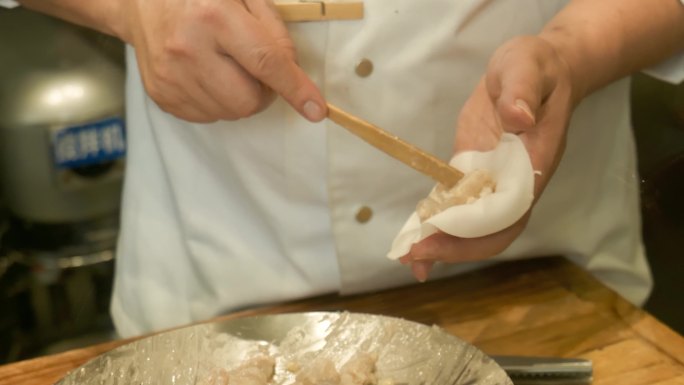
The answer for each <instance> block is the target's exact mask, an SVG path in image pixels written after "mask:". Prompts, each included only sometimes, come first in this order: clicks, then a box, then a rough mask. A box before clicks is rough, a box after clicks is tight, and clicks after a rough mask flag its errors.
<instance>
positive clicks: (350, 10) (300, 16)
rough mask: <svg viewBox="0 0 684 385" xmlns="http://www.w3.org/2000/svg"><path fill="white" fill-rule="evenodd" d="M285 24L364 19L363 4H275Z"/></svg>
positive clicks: (356, 2) (319, 2)
mask: <svg viewBox="0 0 684 385" xmlns="http://www.w3.org/2000/svg"><path fill="white" fill-rule="evenodd" d="M275 6H276V9H277V10H278V13H280V17H282V18H283V20H284V21H285V22H300V21H322V20H357V19H363V2H360V1H349V2H347V1H345V2H325V1H299V2H290V3H276V4H275Z"/></svg>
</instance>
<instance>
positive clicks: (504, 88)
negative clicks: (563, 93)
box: [486, 46, 552, 134]
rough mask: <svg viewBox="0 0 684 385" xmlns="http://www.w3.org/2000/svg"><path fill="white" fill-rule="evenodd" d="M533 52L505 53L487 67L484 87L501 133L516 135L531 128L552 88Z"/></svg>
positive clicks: (519, 50) (511, 51)
mask: <svg viewBox="0 0 684 385" xmlns="http://www.w3.org/2000/svg"><path fill="white" fill-rule="evenodd" d="M550 82H551V81H550V78H549V77H548V76H545V74H544V71H543V69H542V68H540V65H539V61H538V60H537V58H536V56H535V55H534V53H533V52H530V51H529V50H526V49H520V46H517V47H516V49H510V50H506V49H505V48H504V51H503V53H502V54H501V55H499V56H498V58H496V59H495V60H493V61H492V62H491V63H490V66H489V68H488V70H487V77H486V86H487V91H488V93H489V96H490V98H491V99H492V102H493V104H494V105H495V106H496V110H497V115H498V118H499V119H500V124H501V127H502V128H503V130H504V131H507V132H512V133H516V134H517V133H520V132H523V131H525V130H526V129H528V128H530V127H533V126H534V125H535V123H536V121H537V114H538V111H539V108H540V106H541V104H542V100H544V98H545V97H546V96H547V95H548V94H549V93H550V90H551V89H552V84H550Z"/></svg>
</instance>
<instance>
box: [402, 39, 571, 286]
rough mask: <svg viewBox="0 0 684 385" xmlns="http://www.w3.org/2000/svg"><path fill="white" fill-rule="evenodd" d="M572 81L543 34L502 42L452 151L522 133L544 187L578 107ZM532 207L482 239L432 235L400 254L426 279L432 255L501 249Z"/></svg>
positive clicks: (480, 147) (468, 256) (457, 256)
mask: <svg viewBox="0 0 684 385" xmlns="http://www.w3.org/2000/svg"><path fill="white" fill-rule="evenodd" d="M573 100H574V95H573V87H572V83H571V76H570V71H569V68H568V66H567V64H566V63H565V62H564V61H563V59H562V58H561V57H560V56H559V55H558V53H557V52H556V51H555V50H554V48H553V47H552V46H551V45H550V44H549V43H548V42H547V41H545V40H544V39H542V38H540V37H532V36H530V37H520V38H516V39H513V40H511V41H509V42H508V43H506V44H504V45H503V46H502V47H501V48H499V49H498V50H497V51H496V52H495V53H494V55H493V56H492V59H491V61H490V64H489V67H488V69H487V73H486V75H485V76H484V78H483V79H482V80H481V81H480V83H479V84H478V86H477V87H476V89H475V91H474V92H473V94H472V95H471V97H470V98H469V99H468V101H467V102H466V103H465V105H464V107H463V110H462V111H461V113H460V115H459V119H458V122H457V129H456V141H455V146H454V150H455V152H460V151H466V150H477V151H487V150H491V149H493V148H494V147H495V146H496V145H497V143H498V142H499V138H500V137H501V134H502V133H503V132H504V131H505V132H510V133H514V134H516V135H518V136H519V137H520V139H521V140H522V142H523V143H524V144H525V147H526V148H527V151H528V153H529V155H530V160H531V162H532V167H533V168H534V169H535V170H536V171H540V172H541V175H538V176H537V177H536V180H535V197H539V195H540V194H541V193H542V191H543V190H544V187H545V186H546V184H547V183H548V181H549V179H550V178H551V176H552V175H553V173H554V171H555V169H556V167H557V165H558V162H559V161H560V158H561V155H562V153H563V149H564V142H565V131H566V128H567V126H568V122H569V119H570V114H571V112H572V109H573V107H574V106H573V103H574V102H573ZM529 215H530V211H528V212H527V214H526V215H525V216H524V217H523V218H521V219H520V220H519V221H518V222H517V223H515V224H514V225H512V226H511V227H508V228H507V229H504V230H502V231H500V232H497V233H495V234H491V235H488V236H485V237H481V238H470V239H467V238H458V237H454V236H451V235H448V234H444V233H437V234H434V235H432V236H430V237H428V238H426V239H425V240H423V241H421V242H419V243H417V244H415V245H413V247H412V248H411V251H410V252H409V253H408V254H407V255H406V256H404V257H402V258H401V262H402V263H404V264H409V263H410V264H411V265H412V270H413V273H414V275H415V276H416V278H417V279H418V280H421V281H424V280H425V279H426V278H427V275H428V273H429V270H430V268H431V267H432V265H433V263H434V262H437V261H441V262H449V263H454V262H465V261H476V260H482V259H486V258H490V257H492V256H494V255H497V254H499V253H501V252H502V251H503V250H504V249H506V247H508V245H510V244H511V243H512V242H513V240H515V238H516V237H517V236H518V235H520V233H521V232H522V231H523V229H524V228H525V224H526V223H527V220H528V219H529Z"/></svg>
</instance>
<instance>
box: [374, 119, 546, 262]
mask: <svg viewBox="0 0 684 385" xmlns="http://www.w3.org/2000/svg"><path fill="white" fill-rule="evenodd" d="M449 164H450V165H451V166H452V167H455V168H457V169H459V170H461V171H462V172H463V173H466V174H467V173H469V172H471V171H473V170H477V169H485V170H488V171H489V172H490V173H491V176H492V178H493V179H494V181H495V182H496V188H495V190H494V192H493V193H492V194H488V195H486V196H484V197H481V198H479V199H477V200H475V201H474V202H471V203H467V204H462V205H456V206H451V207H450V208H448V209H446V210H444V211H442V212H440V213H438V214H435V215H434V216H432V217H430V218H428V219H426V220H425V221H424V222H423V223H421V222H420V218H418V214H416V213H415V212H414V213H413V214H412V215H411V216H410V217H409V219H408V221H406V223H405V224H404V227H402V228H401V230H400V231H399V234H398V235H397V236H396V237H395V238H394V241H393V242H392V249H391V250H390V251H389V253H388V254H387V257H388V258H389V259H399V258H401V257H403V256H404V255H406V254H407V253H408V252H409V250H410V249H411V246H412V245H413V244H414V243H418V242H420V241H421V240H423V239H425V238H427V237H429V236H430V235H432V234H434V233H436V232H437V231H438V230H441V231H443V232H445V233H447V234H451V235H454V236H457V237H461V238H476V237H482V236H485V235H489V234H493V233H496V232H498V231H501V230H503V229H505V228H507V227H509V226H511V225H512V224H514V223H515V222H516V221H517V220H518V219H520V218H521V217H522V216H523V215H524V214H525V213H526V212H527V210H528V209H529V208H530V206H531V205H532V201H533V200H534V175H535V172H534V170H533V168H532V163H530V157H529V155H528V153H527V150H526V149H525V146H524V145H523V143H522V141H521V140H520V138H518V136H517V135H513V134H510V133H504V134H503V135H502V136H501V141H500V142H499V144H498V145H497V147H496V148H495V149H494V150H492V151H488V152H477V151H467V152H462V153H459V154H457V155H455V156H454V157H453V158H452V159H451V161H450V162H449Z"/></svg>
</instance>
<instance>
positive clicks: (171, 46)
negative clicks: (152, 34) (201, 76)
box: [164, 34, 194, 59]
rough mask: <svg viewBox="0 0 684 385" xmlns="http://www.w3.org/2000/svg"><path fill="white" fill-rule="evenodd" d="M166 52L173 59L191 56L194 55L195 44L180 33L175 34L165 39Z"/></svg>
mask: <svg viewBox="0 0 684 385" xmlns="http://www.w3.org/2000/svg"><path fill="white" fill-rule="evenodd" d="M164 53H165V54H166V55H168V56H170V57H171V58H173V59H178V58H190V57H192V56H193V55H194V45H193V44H192V42H190V41H189V40H188V39H187V38H185V37H183V36H182V35H180V34H174V35H172V36H170V37H169V38H167V39H166V40H165V41H164Z"/></svg>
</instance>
